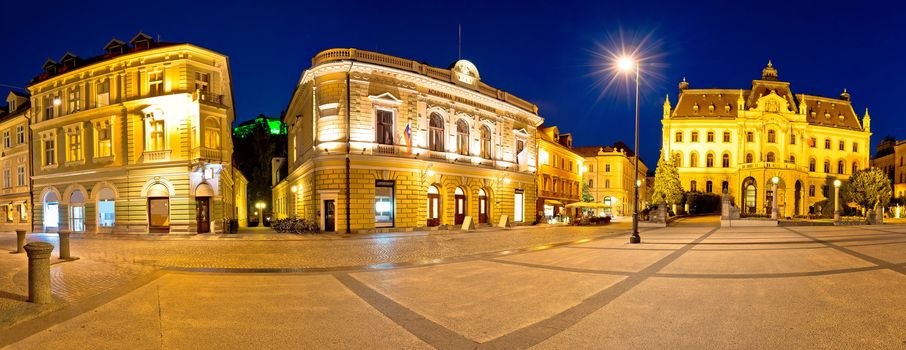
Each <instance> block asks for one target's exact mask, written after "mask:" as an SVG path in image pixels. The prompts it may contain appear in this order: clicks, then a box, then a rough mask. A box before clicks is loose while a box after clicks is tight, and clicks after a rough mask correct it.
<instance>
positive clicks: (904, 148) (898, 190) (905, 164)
mask: <svg viewBox="0 0 906 350" xmlns="http://www.w3.org/2000/svg"><path fill="white" fill-rule="evenodd" d="M871 166H873V167H876V168H880V169H881V170H883V171H884V173H885V174H887V177H888V178H890V184H891V188H892V189H893V197H894V198H906V140H901V141H893V140H883V141H881V142H880V143H878V146H877V147H876V152H875V158H874V159H872V160H871Z"/></svg>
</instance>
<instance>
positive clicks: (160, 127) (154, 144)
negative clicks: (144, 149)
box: [148, 120, 166, 151]
mask: <svg viewBox="0 0 906 350" xmlns="http://www.w3.org/2000/svg"><path fill="white" fill-rule="evenodd" d="M150 127H151V130H149V134H148V136H149V137H150V138H149V139H148V150H149V151H163V150H165V149H166V148H165V145H164V121H163V120H152V121H151V122H150Z"/></svg>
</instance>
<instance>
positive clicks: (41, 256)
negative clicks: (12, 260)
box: [25, 242, 53, 304]
mask: <svg viewBox="0 0 906 350" xmlns="http://www.w3.org/2000/svg"><path fill="white" fill-rule="evenodd" d="M25 251H26V252H27V253H28V301H30V302H33V303H35V304H48V303H52V302H53V295H52V294H51V292H50V252H52V251H53V245H52V244H50V243H45V242H32V243H29V244H26V245H25Z"/></svg>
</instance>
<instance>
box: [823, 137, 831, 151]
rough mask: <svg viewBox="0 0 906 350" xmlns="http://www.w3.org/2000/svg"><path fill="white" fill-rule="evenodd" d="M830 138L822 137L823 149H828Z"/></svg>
mask: <svg viewBox="0 0 906 350" xmlns="http://www.w3.org/2000/svg"><path fill="white" fill-rule="evenodd" d="M830 147H831V146H830V139H824V149H830Z"/></svg>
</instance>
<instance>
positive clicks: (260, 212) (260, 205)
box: [255, 202, 264, 226]
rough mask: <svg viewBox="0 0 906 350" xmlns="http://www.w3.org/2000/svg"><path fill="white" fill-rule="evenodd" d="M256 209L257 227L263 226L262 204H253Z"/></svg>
mask: <svg viewBox="0 0 906 350" xmlns="http://www.w3.org/2000/svg"><path fill="white" fill-rule="evenodd" d="M255 208H257V209H258V226H264V202H258V203H255Z"/></svg>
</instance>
